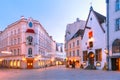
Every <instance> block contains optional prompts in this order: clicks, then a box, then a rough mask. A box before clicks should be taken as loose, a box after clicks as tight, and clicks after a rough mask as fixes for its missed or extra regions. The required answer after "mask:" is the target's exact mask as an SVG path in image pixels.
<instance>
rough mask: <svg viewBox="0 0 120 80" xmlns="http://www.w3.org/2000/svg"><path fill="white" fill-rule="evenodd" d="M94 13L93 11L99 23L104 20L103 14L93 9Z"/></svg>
mask: <svg viewBox="0 0 120 80" xmlns="http://www.w3.org/2000/svg"><path fill="white" fill-rule="evenodd" d="M94 13H95V15H96V17H97V19H98V21H99V23H100V24H101V23H103V22H105V19H106V17H105V16H103V15H101V14H99V13H98V12H96V11H94Z"/></svg>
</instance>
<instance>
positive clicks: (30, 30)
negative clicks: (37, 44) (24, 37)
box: [26, 29, 35, 33]
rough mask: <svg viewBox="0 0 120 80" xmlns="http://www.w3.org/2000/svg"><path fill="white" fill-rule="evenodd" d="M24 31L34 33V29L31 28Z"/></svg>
mask: <svg viewBox="0 0 120 80" xmlns="http://www.w3.org/2000/svg"><path fill="white" fill-rule="evenodd" d="M26 33H35V31H34V30H33V29H27V30H26Z"/></svg>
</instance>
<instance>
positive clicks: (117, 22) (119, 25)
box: [115, 18, 120, 31]
mask: <svg viewBox="0 0 120 80" xmlns="http://www.w3.org/2000/svg"><path fill="white" fill-rule="evenodd" d="M115 30H116V31H118V30H120V18H118V19H116V27H115Z"/></svg>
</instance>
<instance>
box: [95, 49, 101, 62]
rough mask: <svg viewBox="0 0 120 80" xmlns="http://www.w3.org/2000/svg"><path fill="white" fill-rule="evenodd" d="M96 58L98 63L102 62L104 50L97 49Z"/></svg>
mask: <svg viewBox="0 0 120 80" xmlns="http://www.w3.org/2000/svg"><path fill="white" fill-rule="evenodd" d="M95 54H96V55H95V58H96V61H102V50H101V49H96V50H95Z"/></svg>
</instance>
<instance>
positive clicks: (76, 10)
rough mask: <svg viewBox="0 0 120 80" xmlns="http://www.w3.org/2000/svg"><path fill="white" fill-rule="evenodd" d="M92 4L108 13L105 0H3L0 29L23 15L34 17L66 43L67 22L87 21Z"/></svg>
mask: <svg viewBox="0 0 120 80" xmlns="http://www.w3.org/2000/svg"><path fill="white" fill-rule="evenodd" d="M91 2H92V4H91ZM91 5H92V6H93V9H94V10H95V11H97V12H99V13H101V14H103V15H106V3H105V0H1V1H0V30H4V29H5V28H6V27H7V25H9V24H11V23H14V22H15V21H17V20H19V19H20V17H21V16H24V17H25V18H29V17H32V18H33V19H35V20H38V21H39V22H40V23H41V25H42V26H43V27H44V28H45V29H46V31H47V32H48V34H49V35H50V36H52V37H53V40H55V41H56V42H59V43H64V36H65V30H66V26H67V24H70V23H74V22H75V21H76V18H79V19H80V20H85V21H86V19H87V17H88V14H89V9H90V6H91Z"/></svg>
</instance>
